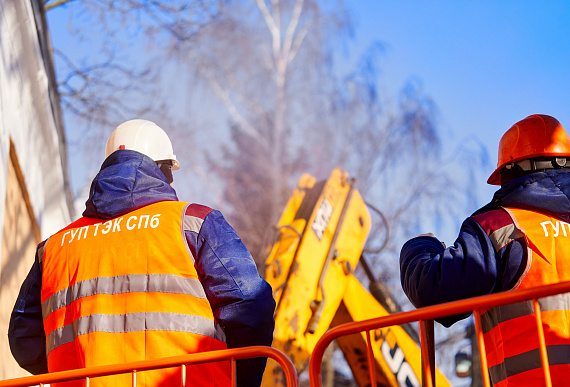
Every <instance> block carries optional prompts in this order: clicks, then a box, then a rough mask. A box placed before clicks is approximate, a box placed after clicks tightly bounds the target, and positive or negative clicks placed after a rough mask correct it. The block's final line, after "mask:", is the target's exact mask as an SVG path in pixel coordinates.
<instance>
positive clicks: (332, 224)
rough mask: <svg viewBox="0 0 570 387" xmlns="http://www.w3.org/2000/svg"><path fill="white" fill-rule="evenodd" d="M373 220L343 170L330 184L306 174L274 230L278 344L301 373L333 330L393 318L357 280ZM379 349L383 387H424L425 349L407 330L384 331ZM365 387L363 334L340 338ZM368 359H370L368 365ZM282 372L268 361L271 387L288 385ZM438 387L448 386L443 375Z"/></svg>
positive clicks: (271, 268) (270, 267)
mask: <svg viewBox="0 0 570 387" xmlns="http://www.w3.org/2000/svg"><path fill="white" fill-rule="evenodd" d="M370 228H371V217H370V213H369V211H368V208H367V206H366V204H365V203H364V200H363V199H362V197H361V196H360V193H359V192H358V190H357V189H356V187H355V180H354V179H351V178H349V176H348V174H347V173H346V172H345V171H343V170H342V169H341V168H336V169H334V170H333V171H332V173H331V175H330V177H329V178H328V179H327V180H325V181H317V180H316V179H315V178H314V177H312V176H310V175H303V176H302V177H301V179H300V180H299V182H298V184H297V186H296V188H295V190H294V191H293V194H292V195H291V197H290V199H289V202H288V203H287V206H286V207H285V210H284V211H283V213H282V215H281V218H280V220H279V223H278V224H277V227H276V228H275V234H276V235H275V238H274V243H273V244H272V245H271V246H270V250H269V255H268V258H267V260H266V273H265V278H266V280H267V281H268V282H269V284H270V285H271V286H272V287H273V291H274V297H275V301H276V305H277V306H276V310H275V332H274V340H273V347H275V348H277V349H279V350H281V351H283V352H284V353H285V354H287V356H289V358H290V359H291V361H292V362H293V364H294V365H295V367H296V368H297V371H298V372H301V371H302V370H303V369H304V368H305V367H306V365H307V364H308V361H309V357H310V355H311V353H312V351H313V349H314V347H315V345H316V343H317V341H318V340H319V339H320V338H321V336H322V335H323V334H324V333H325V332H326V331H327V330H328V329H329V328H331V327H333V326H336V325H338V324H342V323H345V322H350V321H361V320H364V319H369V318H374V317H379V316H384V315H387V314H389V313H388V312H387V311H386V309H385V308H384V307H383V306H382V304H381V303H380V302H378V300H376V299H375V298H374V296H372V295H371V294H370V293H369V292H368V291H367V290H366V289H365V288H364V287H363V286H362V284H361V283H360V282H359V281H358V279H357V278H356V277H355V276H354V275H353V272H354V268H355V267H356V265H357V264H358V262H359V259H360V257H361V254H362V250H363V248H364V244H365V243H366V239H367V238H368V233H369V231H370ZM372 336H373V339H372V340H373V351H374V356H375V362H376V364H375V367H376V371H377V375H378V381H379V383H380V385H382V386H394V387H396V386H418V387H419V386H420V383H419V382H418V380H421V368H420V367H421V360H420V357H421V355H420V349H419V347H418V345H417V343H416V341H414V339H413V338H412V337H411V336H410V335H409V334H408V333H407V332H406V330H404V329H403V328H402V327H399V326H396V327H389V328H385V329H378V330H377V331H376V332H374V334H373V335H372ZM337 342H338V345H339V347H340V349H341V350H342V351H343V353H344V356H345V358H346V360H347V362H348V364H349V366H350V368H351V370H352V372H353V375H354V379H355V380H356V382H357V383H358V384H359V385H360V386H367V385H370V380H369V376H368V375H369V373H368V368H367V367H368V365H367V364H365V363H363V362H362V360H363V359H365V355H364V356H363V354H365V353H366V344H365V343H366V342H365V339H364V336H363V334H362V335H360V334H359V335H352V336H348V337H345V338H342V339H339V340H337ZM364 361H365V360H364ZM283 380H284V378H283V375H281V374H280V368H279V367H278V366H277V365H276V364H275V363H273V362H271V361H269V362H268V365H267V368H266V371H265V374H264V378H263V384H262V386H264V387H269V386H280V385H284V384H283V383H282V381H283ZM436 381H437V385H438V386H449V383H448V382H447V380H446V379H445V377H444V376H443V375H442V374H441V373H440V372H439V371H436Z"/></svg>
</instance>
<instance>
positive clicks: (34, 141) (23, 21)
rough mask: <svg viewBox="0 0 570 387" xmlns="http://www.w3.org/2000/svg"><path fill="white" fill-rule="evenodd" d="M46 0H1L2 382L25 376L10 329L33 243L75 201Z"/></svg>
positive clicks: (68, 216)
mask: <svg viewBox="0 0 570 387" xmlns="http://www.w3.org/2000/svg"><path fill="white" fill-rule="evenodd" d="M40 4H41V0H17V1H14V0H0V234H1V235H2V244H1V246H0V359H2V361H0V380H1V379H6V378H9V377H14V376H17V375H26V374H27V373H26V372H25V371H23V370H21V369H20V368H19V367H18V366H17V364H16V363H15V362H14V361H13V360H12V356H11V354H10V350H9V348H8V344H7V338H6V333H7V326H8V321H9V317H10V312H11V310H12V308H13V306H14V303H15V298H16V296H17V293H18V291H19V287H20V285H21V283H22V281H23V279H24V278H25V276H26V274H27V272H28V271H29V268H30V267H31V264H32V262H33V259H34V252H35V246H36V244H37V243H38V242H39V241H40V240H41V239H43V238H46V237H47V236H49V235H51V234H52V233H54V232H56V231H57V230H59V229H60V228H62V227H64V226H65V225H67V224H68V223H69V222H70V221H71V220H72V219H73V218H74V214H73V206H72V200H71V195H70V189H69V182H68V177H67V161H66V150H65V137H64V134H63V133H64V132H63V124H62V120H61V112H60V107H59V99H58V96H57V90H56V87H55V76H54V71H53V60H52V57H51V46H50V41H49V35H48V30H47V28H46V23H45V17H44V15H43V14H42V11H41V6H40Z"/></svg>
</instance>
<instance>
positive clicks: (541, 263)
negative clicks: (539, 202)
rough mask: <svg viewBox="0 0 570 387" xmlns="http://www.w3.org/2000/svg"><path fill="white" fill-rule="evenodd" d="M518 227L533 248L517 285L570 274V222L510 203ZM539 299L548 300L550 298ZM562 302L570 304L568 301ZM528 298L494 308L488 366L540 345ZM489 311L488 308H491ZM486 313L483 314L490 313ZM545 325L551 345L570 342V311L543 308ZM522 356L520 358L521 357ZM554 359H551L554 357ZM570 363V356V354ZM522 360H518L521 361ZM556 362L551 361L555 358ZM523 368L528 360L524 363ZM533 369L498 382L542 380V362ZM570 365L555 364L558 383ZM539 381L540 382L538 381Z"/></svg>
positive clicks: (561, 278) (522, 383)
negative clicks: (522, 303) (511, 315)
mask: <svg viewBox="0 0 570 387" xmlns="http://www.w3.org/2000/svg"><path fill="white" fill-rule="evenodd" d="M507 210H508V212H509V213H510V214H511V216H512V218H513V221H514V222H515V225H516V227H517V228H519V229H520V230H521V231H523V233H524V234H525V238H526V241H527V244H528V246H529V249H528V264H527V268H526V272H525V273H524V274H523V277H522V278H521V279H520V281H519V285H518V288H519V289H525V288H532V287H536V286H541V285H548V284H553V283H557V282H561V281H568V280H570V259H568V257H570V225H568V224H566V223H564V222H562V221H561V220H559V219H556V218H553V217H550V216H547V215H544V214H541V213H537V212H534V211H528V210H521V209H515V208H509V209H507ZM539 302H545V303H548V302H549V299H542V300H539ZM529 303H530V301H529ZM563 306H565V307H567V306H568V304H564V305H563ZM528 308H529V304H528V303H527V304H526V305H521V304H515V307H514V308H512V306H511V309H510V311H507V310H506V309H505V307H499V308H495V310H492V311H491V312H496V315H497V316H499V318H501V319H503V320H505V321H498V324H497V325H496V326H494V327H493V328H492V329H491V330H489V331H488V332H486V333H485V334H484V339H485V348H486V353H487V362H488V366H489V368H491V367H493V366H497V365H500V364H503V363H504V362H505V359H507V358H509V357H513V356H516V355H524V354H526V353H529V351H533V350H538V349H539V340H538V332H537V329H536V320H535V316H534V313H533V311H532V309H531V310H530V311H529V310H528ZM513 310H515V311H516V310H521V312H520V313H521V314H520V315H518V316H517V317H514V318H511V319H508V318H506V317H505V316H507V315H508V313H513ZM486 314H487V313H486ZM486 314H484V318H486V317H485V315H486ZM541 317H542V322H543V329H544V334H545V339H546V345H547V347H549V346H551V347H553V346H560V345H569V344H570V311H569V310H564V309H559V308H555V309H554V310H546V309H545V308H543V309H542V311H541ZM519 359H520V358H519ZM549 361H551V362H552V359H549ZM568 362H569V363H570V357H568ZM520 363H521V362H520V361H518V366H520V365H521V364H520ZM551 364H552V363H551ZM522 366H523V368H524V367H525V365H524V364H523V365H522ZM527 368H528V370H527V371H524V372H520V373H516V374H515V375H511V376H509V377H508V379H505V380H503V381H501V382H499V383H497V382H496V381H493V383H494V385H495V386H536V385H543V383H544V382H543V381H544V374H543V369H542V367H541V366H540V363H539V365H538V368H535V365H530V364H529V365H528V367H527ZM569 370H570V365H567V364H559V365H551V366H550V372H551V375H552V381H553V386H562V385H565V384H562V383H561V382H560V381H562V380H564V382H565V383H566V381H567V380H568V376H567V375H568V371H569ZM537 383H538V384H537Z"/></svg>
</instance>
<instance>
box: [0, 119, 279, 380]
mask: <svg viewBox="0 0 570 387" xmlns="http://www.w3.org/2000/svg"><path fill="white" fill-rule="evenodd" d="M179 168H180V163H179V161H178V160H177V158H176V156H175V154H174V152H173V149H172V143H171V141H170V139H169V137H168V135H167V134H166V133H165V132H164V130H162V129H161V128H160V127H159V126H158V125H156V124H155V123H153V122H151V121H147V120H140V119H137V120H131V121H127V122H125V123H123V124H121V125H119V126H118V127H117V128H116V129H115V131H113V133H111V135H110V136H109V139H108V141H107V144H106V148H105V161H104V162H103V164H102V167H101V170H100V171H99V173H98V175H97V176H96V177H95V179H94V180H93V183H92V184H91V189H90V194H89V198H88V200H87V202H86V209H85V211H84V212H83V217H81V218H80V219H78V220H77V221H75V222H73V223H71V224H70V225H69V226H67V227H66V228H64V229H63V230H61V231H59V232H57V233H56V234H54V235H52V236H51V237H49V238H48V239H46V240H45V241H43V242H41V243H40V244H39V245H38V248H37V251H36V259H35V262H34V265H33V267H32V269H31V271H30V274H29V275H28V277H27V278H26V280H25V281H24V284H23V285H22V288H21V290H20V294H19V295H18V299H17V301H16V304H15V306H14V310H13V312H12V317H11V321H10V327H9V332H8V335H9V341H10V348H11V350H12V354H13V355H14V357H15V359H16V360H17V361H18V363H19V364H20V366H22V367H23V368H25V369H26V370H28V371H29V372H31V373H33V374H38V373H44V372H48V371H49V372H55V371H63V370H69V369H77V368H84V367H92V366H99V365H108V364H118V363H125V362H129V361H138V360H146V359H153V358H160V357H168V356H177V355H184V354H188V353H195V352H203V351H211V350H219V349H225V348H236V347H244V346H249V345H271V342H272V338H273V328H274V319H273V312H274V309H275V301H274V300H273V296H272V290H271V287H270V286H269V284H267V282H265V280H263V279H262V278H261V277H260V276H259V274H258V272H257V268H256V265H255V263H254V261H253V259H252V257H251V255H250V254H249V252H248V251H247V249H246V248H245V246H244V244H243V243H242V241H241V240H240V238H239V237H238V236H237V235H236V233H235V231H234V230H233V228H232V227H231V226H230V225H229V224H228V223H227V222H226V221H225V219H224V217H223V216H222V214H221V213H220V212H219V211H216V210H213V209H211V208H209V207H206V206H203V205H199V204H194V203H186V202H180V201H178V198H177V195H176V192H175V190H174V188H173V186H172V184H173V176H172V171H173V170H177V169H179ZM264 368H265V359H264V358H256V359H250V360H239V361H237V382H238V385H239V386H242V387H249V386H259V385H260V384H261V378H262V375H263V371H264ZM75 383H76V382H73V383H72V384H71V385H75ZM77 383H79V382H77ZM130 383H131V382H130V377H129V376H128V375H115V376H108V377H102V378H94V379H93V380H91V384H92V385H97V386H117V385H127V384H129V385H130ZM186 383H187V385H191V386H208V387H212V386H224V387H225V386H229V385H230V364H229V362H218V363H209V364H198V365H192V366H187V371H186ZM178 384H180V374H179V370H177V369H175V368H174V369H173V368H170V369H163V370H156V371H148V372H143V373H140V374H139V376H137V385H139V386H167V385H178Z"/></svg>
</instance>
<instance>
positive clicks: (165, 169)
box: [156, 160, 174, 184]
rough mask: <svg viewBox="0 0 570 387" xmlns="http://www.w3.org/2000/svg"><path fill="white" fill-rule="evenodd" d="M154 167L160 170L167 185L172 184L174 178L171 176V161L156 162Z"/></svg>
mask: <svg viewBox="0 0 570 387" xmlns="http://www.w3.org/2000/svg"><path fill="white" fill-rule="evenodd" d="M156 165H157V166H158V168H159V169H160V171H161V172H162V174H163V175H164V176H165V177H166V180H168V183H169V184H172V182H173V181H174V177H173V176H172V161H170V160H161V161H157V162H156Z"/></svg>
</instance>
